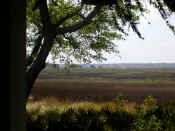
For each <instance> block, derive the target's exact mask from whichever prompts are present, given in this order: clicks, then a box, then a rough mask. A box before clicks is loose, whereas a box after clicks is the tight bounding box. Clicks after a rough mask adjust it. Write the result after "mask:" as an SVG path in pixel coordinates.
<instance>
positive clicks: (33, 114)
mask: <svg viewBox="0 0 175 131" xmlns="http://www.w3.org/2000/svg"><path fill="white" fill-rule="evenodd" d="M48 103H50V105H48ZM127 105H128V101H127V99H126V97H125V96H124V95H122V94H120V95H118V96H117V97H116V98H115V99H114V100H113V102H111V103H104V104H96V103H91V102H80V103H73V102H71V101H65V102H64V103H60V102H57V101H56V100H54V99H53V98H50V99H48V100H47V101H44V100H43V101H40V102H32V103H28V105H27V117H26V126H27V131H57V130H59V131H74V130H75V131H175V110H174V109H175V101H174V102H170V103H169V104H166V105H161V104H158V103H157V100H156V99H155V98H153V97H152V96H149V97H147V98H146V99H145V100H144V102H143V103H140V104H138V103H136V104H135V105H134V107H133V108H132V110H128V107H127Z"/></svg>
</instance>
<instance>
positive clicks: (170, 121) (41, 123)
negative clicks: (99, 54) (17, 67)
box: [26, 69, 175, 131]
mask: <svg viewBox="0 0 175 131" xmlns="http://www.w3.org/2000/svg"><path fill="white" fill-rule="evenodd" d="M120 93H122V94H124V95H125V96H124V97H123V96H122V95H119V94H120ZM174 94H175V70H167V69H166V70H165V69H164V70H163V69H137V70H136V69H122V70H119V69H91V70H90V69H86V70H82V69H75V70H73V71H72V72H69V73H68V72H63V71H58V70H56V69H49V70H44V71H43V72H42V73H41V74H40V76H39V78H38V80H37V81H36V83H35V87H34V88H33V90H32V93H31V96H30V99H29V101H28V103H27V106H26V109H27V115H26V128H27V131H54V130H61V131H70V130H71V131H74V130H75V131H175V125H174V123H175V110H174V108H175V101H174V102H173V100H175V95H174ZM121 96H122V97H121ZM148 96H149V97H148ZM151 96H153V97H151ZM145 98H146V99H145ZM154 98H157V99H154Z"/></svg>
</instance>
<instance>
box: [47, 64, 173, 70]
mask: <svg viewBox="0 0 175 131" xmlns="http://www.w3.org/2000/svg"><path fill="white" fill-rule="evenodd" d="M66 66H67V65H66ZM69 66H70V67H73V68H116V69H130V68H131V69H135V68H136V69H154V68H155V69H175V63H119V64H72V65H69ZM46 67H59V68H64V67H65V64H50V63H47V65H46Z"/></svg>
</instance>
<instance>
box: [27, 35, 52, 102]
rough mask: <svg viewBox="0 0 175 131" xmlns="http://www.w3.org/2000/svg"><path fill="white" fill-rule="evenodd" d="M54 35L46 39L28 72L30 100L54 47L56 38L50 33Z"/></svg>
mask: <svg viewBox="0 0 175 131" xmlns="http://www.w3.org/2000/svg"><path fill="white" fill-rule="evenodd" d="M50 34H52V35H50V36H48V37H47V38H46V39H44V43H43V45H42V47H41V49H40V52H39V54H38V55H37V57H36V59H35V61H34V62H33V64H32V65H31V68H30V69H29V71H28V72H27V74H26V75H27V76H26V77H27V78H26V79H27V95H26V98H27V99H28V97H29V95H30V93H31V90H32V88H33V85H34V83H35V81H36V79H37V77H38V75H39V73H40V72H41V71H42V69H44V67H45V61H46V59H47V56H48V55H49V52H50V50H51V48H52V45H53V40H54V38H55V36H53V34H54V33H53V32H52V33H50Z"/></svg>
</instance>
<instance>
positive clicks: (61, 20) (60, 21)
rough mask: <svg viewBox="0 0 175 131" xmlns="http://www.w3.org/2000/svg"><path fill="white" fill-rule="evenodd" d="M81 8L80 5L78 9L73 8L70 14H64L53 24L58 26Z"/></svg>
mask: <svg viewBox="0 0 175 131" xmlns="http://www.w3.org/2000/svg"><path fill="white" fill-rule="evenodd" d="M81 9H82V6H81V7H80V8H79V9H77V10H75V11H74V12H72V13H71V14H67V15H65V16H64V17H63V18H61V19H59V20H58V21H57V22H56V24H55V26H56V27H59V25H60V24H62V23H63V22H64V21H66V20H67V19H69V18H71V17H73V16H75V15H77V14H79V12H80V11H81Z"/></svg>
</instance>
